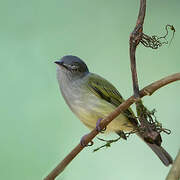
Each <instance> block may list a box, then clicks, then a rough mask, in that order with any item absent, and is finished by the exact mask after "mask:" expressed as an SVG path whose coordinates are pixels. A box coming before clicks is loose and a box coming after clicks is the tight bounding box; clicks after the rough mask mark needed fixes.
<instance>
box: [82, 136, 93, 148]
mask: <svg viewBox="0 0 180 180" xmlns="http://www.w3.org/2000/svg"><path fill="white" fill-rule="evenodd" d="M87 135H88V134H86V135H84V136H83V137H82V138H81V140H80V144H81V146H83V147H86V146H92V145H93V144H94V143H93V141H91V142H89V143H88V144H87V143H86V141H85V137H86V136H87Z"/></svg>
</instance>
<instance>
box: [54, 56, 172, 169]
mask: <svg viewBox="0 0 180 180" xmlns="http://www.w3.org/2000/svg"><path fill="white" fill-rule="evenodd" d="M55 63H56V64H57V70H56V71H57V80H58V83H59V88H60V91H61V94H62V96H63V97H64V99H65V101H66V103H67V105H68V106H69V108H70V109H71V110H72V112H73V113H74V114H75V115H76V116H77V117H78V118H79V119H80V120H81V121H82V123H83V124H84V125H85V126H87V127H88V128H89V129H94V128H96V127H97V126H98V125H99V123H100V121H101V119H103V118H105V117H106V116H108V115H109V114H110V113H111V112H113V111H114V110H115V108H117V107H118V106H119V105H120V104H121V103H122V102H124V99H123V97H122V96H121V94H120V93H119V91H118V90H117V89H116V88H115V86H114V85H112V84H111V83H110V82H109V81H108V80H106V79H104V78H103V77H101V76H100V75H97V74H95V73H91V72H90V71H89V69H88V67H87V65H86V64H85V62H84V61H83V60H82V59H80V58H79V57H77V56H73V55H66V56H63V57H62V58H60V59H59V60H57V61H55ZM137 125H138V122H137V119H136V117H135V115H134V113H133V111H132V110H131V108H128V109H127V110H125V111H124V112H123V113H121V114H120V115H119V116H117V117H116V118H115V119H114V120H113V121H111V123H109V124H108V126H107V127H106V130H105V132H107V133H108V132H115V133H117V134H118V135H120V136H122V134H124V132H131V131H133V130H134V129H137ZM99 131H100V130H99ZM136 134H137V135H138V136H139V137H140V138H141V139H142V140H143V141H144V142H145V143H146V144H147V145H148V146H149V147H150V148H151V149H152V150H153V151H154V153H155V154H156V155H157V156H158V157H159V159H160V160H161V161H162V163H163V164H164V165H165V166H168V165H170V164H172V162H173V160H172V158H171V156H170V155H169V154H168V152H166V150H165V149H164V148H163V147H162V146H161V136H160V135H159V139H160V141H159V142H158V143H157V142H155V141H154V142H153V141H152V142H148V141H146V140H145V139H144V138H143V136H142V135H141V134H140V133H138V132H137V133H136Z"/></svg>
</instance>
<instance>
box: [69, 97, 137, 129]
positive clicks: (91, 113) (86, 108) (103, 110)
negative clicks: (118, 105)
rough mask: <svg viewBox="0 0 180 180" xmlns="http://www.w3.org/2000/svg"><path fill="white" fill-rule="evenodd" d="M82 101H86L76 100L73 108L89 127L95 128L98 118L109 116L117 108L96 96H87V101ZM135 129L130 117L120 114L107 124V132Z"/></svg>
mask: <svg viewBox="0 0 180 180" xmlns="http://www.w3.org/2000/svg"><path fill="white" fill-rule="evenodd" d="M82 102H84V100H83V101H81V100H77V101H75V102H74V103H73V105H72V106H71V109H72V111H73V112H74V113H75V114H76V115H77V117H78V118H79V119H80V120H81V121H82V122H83V123H84V124H85V125H86V126H87V127H88V128H89V129H94V128H95V127H96V122H97V121H98V119H100V118H105V117H107V116H108V115H109V114H110V113H111V112H113V111H114V110H115V107H114V106H113V105H111V104H110V103H108V102H106V101H105V100H103V99H99V98H97V97H96V96H91V97H88V98H87V97H86V103H82ZM133 129H134V126H133V125H132V124H131V122H130V121H129V120H128V118H127V117H126V116H124V115H123V114H120V115H119V116H118V117H117V118H115V119H114V120H113V121H112V122H111V123H110V124H109V125H108V126H107V128H106V131H105V132H116V131H120V130H123V131H126V132H127V131H132V130H133Z"/></svg>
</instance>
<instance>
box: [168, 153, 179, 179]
mask: <svg viewBox="0 0 180 180" xmlns="http://www.w3.org/2000/svg"><path fill="white" fill-rule="evenodd" d="M179 179H180V150H179V153H178V154H177V156H176V159H175V161H174V163H173V165H172V167H171V169H170V171H169V173H168V175H167V177H166V180H179Z"/></svg>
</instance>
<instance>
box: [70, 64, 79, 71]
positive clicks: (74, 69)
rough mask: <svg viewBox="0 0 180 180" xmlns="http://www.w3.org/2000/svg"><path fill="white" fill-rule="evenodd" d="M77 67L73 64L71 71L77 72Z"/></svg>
mask: <svg viewBox="0 0 180 180" xmlns="http://www.w3.org/2000/svg"><path fill="white" fill-rule="evenodd" d="M78 68H79V67H78V66H77V65H75V64H73V65H72V66H71V69H72V70H73V71H78Z"/></svg>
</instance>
